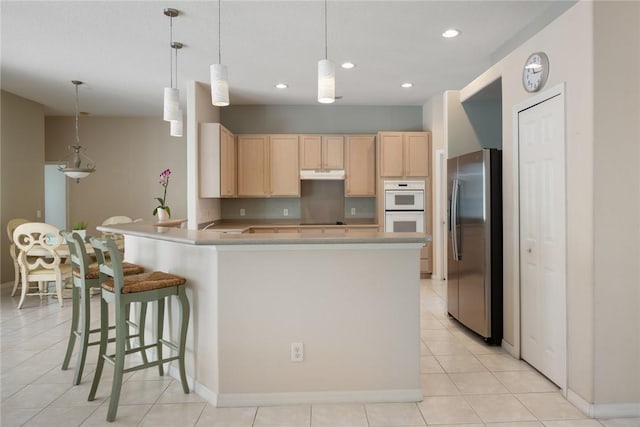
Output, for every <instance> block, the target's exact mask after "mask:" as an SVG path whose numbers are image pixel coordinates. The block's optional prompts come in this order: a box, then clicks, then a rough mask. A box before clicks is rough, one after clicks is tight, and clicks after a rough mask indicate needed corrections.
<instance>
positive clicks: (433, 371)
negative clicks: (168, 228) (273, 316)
mask: <svg viewBox="0 0 640 427" xmlns="http://www.w3.org/2000/svg"><path fill="white" fill-rule="evenodd" d="M445 294H446V288H445V285H444V283H442V282H432V281H431V280H422V281H421V335H422V346H421V349H422V350H421V351H422V357H421V362H422V374H421V375H422V387H423V391H424V400H423V401H422V402H418V403H375V404H343V405H335V404H332V405H296V406H273V407H258V408H215V407H213V406H211V405H209V404H207V403H206V402H205V401H204V400H203V399H201V398H200V397H199V396H197V395H196V394H194V393H191V394H188V395H185V394H184V393H182V390H181V387H180V384H179V382H178V381H176V380H174V379H172V378H170V377H158V376H157V374H156V372H157V371H156V370H155V369H149V370H144V371H138V372H135V373H130V374H128V375H126V376H125V383H124V385H123V389H122V397H121V402H126V404H124V403H123V404H121V405H120V407H119V409H118V417H117V419H116V421H115V422H114V423H107V422H106V421H105V416H106V412H107V405H108V400H109V398H108V395H109V390H110V385H111V384H110V380H109V378H110V373H111V371H110V368H109V366H108V365H106V366H105V372H104V374H103V379H102V381H101V384H100V388H99V390H98V394H97V398H96V400H95V401H94V402H88V401H87V399H86V397H87V395H88V392H89V387H90V383H91V379H92V377H93V371H94V369H95V363H88V364H87V366H86V367H85V374H84V376H83V380H82V384H81V385H79V386H76V387H73V386H71V379H72V377H73V369H69V370H68V371H62V370H60V364H61V362H62V357H63V356H64V351H65V348H66V344H67V337H68V328H69V322H70V318H71V309H70V304H68V303H67V304H66V305H65V307H64V308H62V309H60V308H59V306H58V303H57V300H55V299H53V298H51V299H48V300H46V299H45V300H44V301H40V300H39V299H38V298H34V297H31V298H28V299H27V302H26V303H25V306H24V308H23V309H22V310H16V308H15V307H16V304H17V301H18V299H17V298H15V297H14V298H12V297H11V296H10V289H9V288H6V287H4V288H3V289H2V292H1V294H0V296H1V299H0V333H1V335H0V357H1V363H0V373H1V383H0V384H1V387H0V389H1V399H2V403H1V406H0V409H1V411H2V415H1V422H0V425H2V426H3V427H10V426H18V425H26V426H56V427H57V426H106V425H113V426H180V427H185V426H214V427H216V426H223V427H235V426H237V427H245V426H246V427H251V426H254V427H262V426H277V427H285V426H292V427H297V426H307V427H321V426H326V427H355V426H363V427H401V426H425V425H439V426H441V427H442V426H447V425H457V426H458V427H460V426H496V427H540V426H547V427H602V426H605V427H639V426H640V419H639V418H635V419H615V420H593V419H587V418H585V417H584V415H583V414H582V413H581V412H580V411H578V410H577V409H576V408H575V407H573V405H571V404H570V403H568V402H567V401H566V400H565V399H563V398H562V396H561V395H560V393H559V391H558V389H557V388H556V387H555V386H554V385H553V384H551V383H550V382H549V381H547V380H546V379H545V378H544V377H543V376H541V375H540V374H538V373H537V372H536V371H535V370H534V369H532V368H531V367H530V366H529V365H527V364H526V363H525V362H522V361H518V360H516V359H514V358H512V357H511V356H510V355H509V354H507V353H505V352H504V351H503V350H502V349H500V348H499V347H489V346H486V345H485V344H484V343H483V342H482V341H481V340H480V339H478V338H477V337H475V336H474V335H472V334H470V333H469V332H468V331H467V330H465V329H464V328H462V327H461V326H460V325H459V324H457V323H456V322H455V321H453V320H451V319H449V318H448V317H447V314H446V306H445V300H444V295H445ZM92 304H93V308H94V313H97V312H98V310H97V309H98V307H99V299H98V297H94V298H93V301H92ZM94 323H95V322H94ZM96 326H97V324H96ZM94 349H95V347H93V348H92V351H90V353H89V356H88V359H87V360H88V361H92V360H95V358H96V352H95V350H94ZM73 361H74V362H75V359H73ZM72 364H73V362H72Z"/></svg>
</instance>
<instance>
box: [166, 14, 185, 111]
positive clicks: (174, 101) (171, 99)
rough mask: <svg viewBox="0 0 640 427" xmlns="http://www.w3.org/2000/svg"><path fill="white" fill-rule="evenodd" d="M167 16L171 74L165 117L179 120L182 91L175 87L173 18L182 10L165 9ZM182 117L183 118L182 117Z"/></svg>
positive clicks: (167, 89)
mask: <svg viewBox="0 0 640 427" xmlns="http://www.w3.org/2000/svg"><path fill="white" fill-rule="evenodd" d="M164 14H165V16H168V17H169V69H170V71H169V75H170V82H169V84H170V86H169V87H165V88H164V108H163V116H162V117H163V119H164V120H166V121H168V122H169V121H171V120H178V119H179V118H180V117H179V116H180V115H181V113H180V111H179V110H180V91H179V90H178V88H175V87H173V18H175V17H176V16H178V15H179V14H180V12H178V10H177V9H172V8H166V9H164ZM180 119H181V118H180Z"/></svg>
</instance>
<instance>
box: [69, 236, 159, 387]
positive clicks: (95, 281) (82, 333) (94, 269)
mask: <svg viewBox="0 0 640 427" xmlns="http://www.w3.org/2000/svg"><path fill="white" fill-rule="evenodd" d="M60 234H62V236H63V237H64V238H65V239H66V241H67V246H68V247H69V255H70V260H71V268H72V278H73V289H72V294H71V305H72V311H71V331H70V332H69V341H68V343H67V351H66V353H65V355H64V360H63V362H62V370H63V371H66V370H67V369H69V362H70V361H71V356H72V354H73V349H74V347H75V343H76V338H77V339H78V340H79V342H80V348H79V349H78V356H77V362H76V367H75V372H74V375H73V385H78V384H80V381H81V380H82V372H83V371H84V364H85V361H86V359H87V350H88V348H89V346H92V345H98V344H100V341H93V342H89V337H90V335H91V334H93V333H96V332H100V328H95V329H91V328H90V324H91V300H90V298H91V292H92V290H94V289H99V288H100V270H99V266H98V264H93V265H92V264H89V261H90V257H89V255H88V254H87V249H86V248H85V242H84V241H83V240H82V238H81V237H80V235H78V234H77V233H73V232H68V231H62V232H60ZM122 266H123V269H122V270H123V273H124V274H125V275H132V274H140V273H144V268H143V267H141V266H139V265H137V264H132V263H128V262H124V263H122ZM146 314H147V306H146V303H143V304H140V321H139V324H136V323H134V322H132V321H131V320H129V310H128V309H127V324H128V325H129V326H132V327H133V328H134V333H133V334H129V336H128V338H129V339H131V338H136V337H137V338H138V340H139V341H141V342H142V343H144V334H143V333H141V331H144V319H145V318H146ZM80 318H82V323H80ZM114 328H115V326H111V327H110V328H109V329H114ZM110 341H112V342H113V341H115V339H111V340H110ZM127 343H128V344H129V347H131V344H130V342H129V341H128V342H127ZM143 357H146V354H143Z"/></svg>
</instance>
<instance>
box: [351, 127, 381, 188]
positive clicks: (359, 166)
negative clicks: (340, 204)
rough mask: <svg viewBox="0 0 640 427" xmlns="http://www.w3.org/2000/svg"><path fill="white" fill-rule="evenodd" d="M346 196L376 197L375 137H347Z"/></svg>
mask: <svg viewBox="0 0 640 427" xmlns="http://www.w3.org/2000/svg"><path fill="white" fill-rule="evenodd" d="M345 173H346V177H345V194H346V195H347V196H348V197H353V196H375V195H376V144H375V136H373V135H359V136H348V137H347V149H346V170H345Z"/></svg>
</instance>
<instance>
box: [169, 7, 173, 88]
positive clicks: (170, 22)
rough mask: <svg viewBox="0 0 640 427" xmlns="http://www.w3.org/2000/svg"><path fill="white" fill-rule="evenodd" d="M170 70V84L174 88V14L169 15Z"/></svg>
mask: <svg viewBox="0 0 640 427" xmlns="http://www.w3.org/2000/svg"><path fill="white" fill-rule="evenodd" d="M169 70H170V71H169V75H170V78H169V79H170V82H169V84H170V87H171V88H172V89H173V16H170V17H169Z"/></svg>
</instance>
